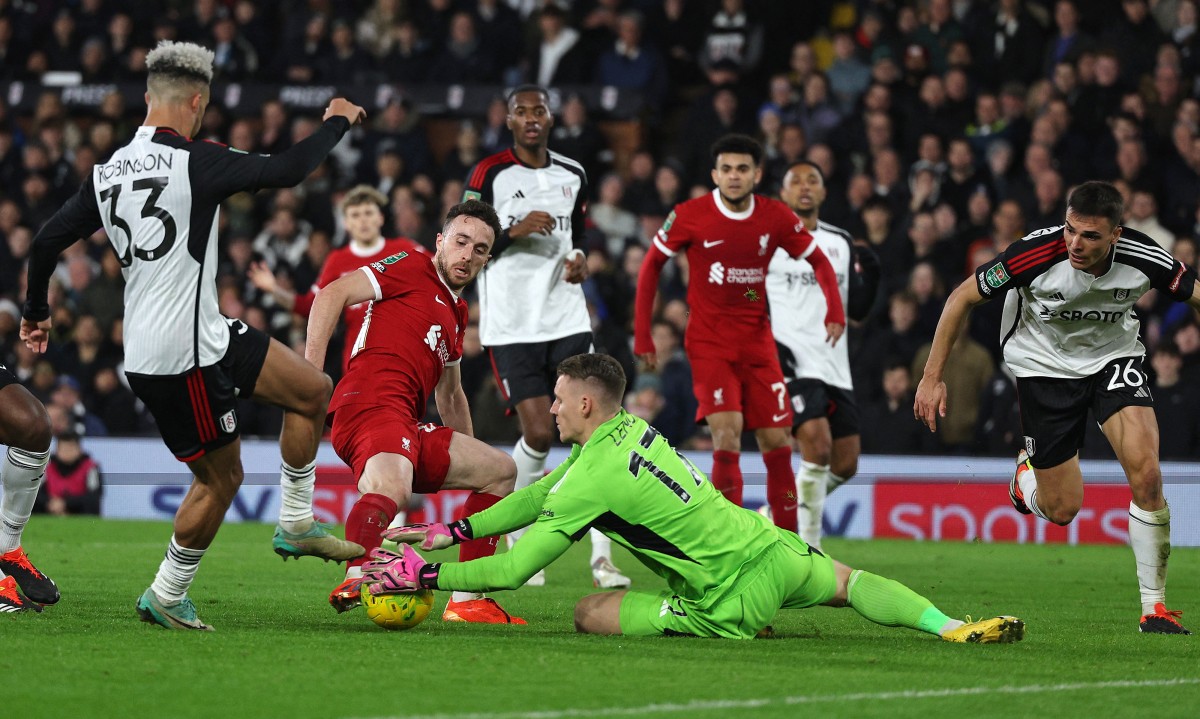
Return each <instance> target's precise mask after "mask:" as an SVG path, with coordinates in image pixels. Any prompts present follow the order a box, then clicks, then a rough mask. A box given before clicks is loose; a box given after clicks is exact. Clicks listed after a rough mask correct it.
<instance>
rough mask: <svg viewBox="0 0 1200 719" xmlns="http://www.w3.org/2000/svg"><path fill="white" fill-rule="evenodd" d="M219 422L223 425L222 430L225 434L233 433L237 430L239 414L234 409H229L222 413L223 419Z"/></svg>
mask: <svg viewBox="0 0 1200 719" xmlns="http://www.w3.org/2000/svg"><path fill="white" fill-rule="evenodd" d="M218 422H219V424H220V425H221V431H223V432H224V433H225V434H233V433H234V432H236V431H237V415H236V414H234V411H233V410H229V411H228V412H226V413H225V414H223V415H221V419H220V420H219V421H218Z"/></svg>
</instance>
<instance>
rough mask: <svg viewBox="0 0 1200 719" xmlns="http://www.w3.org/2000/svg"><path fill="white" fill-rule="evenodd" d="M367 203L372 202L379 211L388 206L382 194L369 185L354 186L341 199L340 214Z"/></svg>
mask: <svg viewBox="0 0 1200 719" xmlns="http://www.w3.org/2000/svg"><path fill="white" fill-rule="evenodd" d="M368 202H374V203H375V204H376V205H377V206H378V207H379V209H380V211H382V210H383V209H384V208H385V207H387V204H388V201H387V198H386V197H384V196H383V193H382V192H380V191H379V190H376V189H375V188H374V187H371V186H370V185H355V186H354V187H352V188H350V191H349V192H347V193H346V196H345V197H343V198H342V212H343V213H344V212H345V211H346V210H348V209H350V208H351V207H355V206H357V205H365V204H367V203H368Z"/></svg>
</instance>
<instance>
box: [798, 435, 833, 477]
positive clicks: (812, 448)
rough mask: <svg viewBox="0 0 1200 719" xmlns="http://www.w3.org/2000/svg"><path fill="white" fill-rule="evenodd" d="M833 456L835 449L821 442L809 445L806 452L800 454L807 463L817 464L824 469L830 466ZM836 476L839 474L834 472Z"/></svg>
mask: <svg viewBox="0 0 1200 719" xmlns="http://www.w3.org/2000/svg"><path fill="white" fill-rule="evenodd" d="M832 454H833V448H832V447H831V446H830V445H828V444H824V443H820V442H818V443H814V444H812V445H809V446H808V447H806V448H805V450H804V451H801V452H800V455H801V456H802V457H803V458H804V461H805V462H809V463H811V464H816V465H819V466H822V467H824V466H829V465H830V462H831V460H832ZM830 469H832V467H830ZM834 474H838V473H837V472H834Z"/></svg>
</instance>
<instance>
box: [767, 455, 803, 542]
mask: <svg viewBox="0 0 1200 719" xmlns="http://www.w3.org/2000/svg"><path fill="white" fill-rule="evenodd" d="M763 464H765V465H767V504H769V505H771V517H772V518H773V519H774V520H775V526H776V527H782V528H783V529H787V530H790V531H793V532H795V531H796V526H797V525H796V502H797V500H796V473H795V472H793V471H792V448H791V447H779V448H777V449H773V450H771V451H770V452H767V453H766V454H764V455H763Z"/></svg>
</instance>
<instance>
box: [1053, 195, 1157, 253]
mask: <svg viewBox="0 0 1200 719" xmlns="http://www.w3.org/2000/svg"><path fill="white" fill-rule="evenodd" d="M1122 224H1123V225H1124V226H1126V227H1131V228H1133V229H1135V230H1138V231H1139V232H1144V233H1146V234H1147V235H1149V236H1150V239H1152V240H1154V241H1155V242H1157V243H1158V244H1159V245H1161V246H1162V248H1163V249H1164V250H1166V251H1167V252H1170V251H1171V248H1172V247H1174V246H1175V233H1173V232H1171V231H1170V230H1168V229H1167V228H1166V227H1164V226H1163V224H1162V223H1161V222H1159V219H1158V203H1157V202H1156V201H1155V199H1154V195H1153V194H1152V193H1150V192H1148V191H1146V190H1141V189H1134V191H1133V196H1132V197H1131V198H1130V202H1129V205H1128V211H1127V213H1126V217H1125V220H1124V222H1123V223H1122ZM1038 226H1039V227H1042V226H1043V225H1038Z"/></svg>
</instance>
